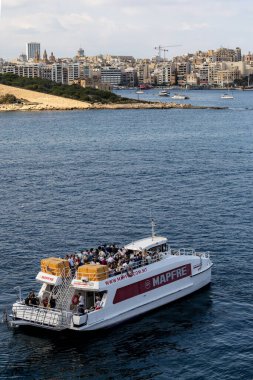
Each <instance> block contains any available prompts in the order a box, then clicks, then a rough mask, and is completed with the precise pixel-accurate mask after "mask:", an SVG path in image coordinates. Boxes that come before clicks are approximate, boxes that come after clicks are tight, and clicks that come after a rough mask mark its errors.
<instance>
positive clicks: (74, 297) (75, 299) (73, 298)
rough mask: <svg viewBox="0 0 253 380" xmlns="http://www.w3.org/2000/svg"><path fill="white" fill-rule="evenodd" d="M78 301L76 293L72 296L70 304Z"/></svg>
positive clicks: (75, 303)
mask: <svg viewBox="0 0 253 380" xmlns="http://www.w3.org/2000/svg"><path fill="white" fill-rule="evenodd" d="M78 301H79V297H78V295H77V294H75V295H74V296H73V297H72V304H73V305H77V304H78Z"/></svg>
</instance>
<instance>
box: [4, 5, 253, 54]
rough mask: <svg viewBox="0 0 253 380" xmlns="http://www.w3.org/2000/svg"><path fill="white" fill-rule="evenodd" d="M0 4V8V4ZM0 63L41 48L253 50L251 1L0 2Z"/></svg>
mask: <svg viewBox="0 0 253 380" xmlns="http://www.w3.org/2000/svg"><path fill="white" fill-rule="evenodd" d="M1 3H2V4H1ZM0 4H1V5H2V6H1V8H2V12H1V18H0V58H1V57H2V58H15V57H17V56H18V55H19V54H20V53H21V52H25V44H26V42H30V41H36V42H40V43H41V47H42V49H43V50H44V49H47V52H48V53H50V52H51V51H53V52H54V54H55V55H56V56H57V57H64V56H70V57H73V56H74V55H75V54H76V51H77V50H78V48H79V47H83V48H84V50H85V54H86V55H97V54H107V53H109V54H115V55H133V56H135V57H136V58H138V57H139V58H140V57H147V58H150V57H152V56H154V55H155V53H156V51H155V50H154V47H155V46H158V45H162V46H166V45H181V46H178V47H170V48H168V49H169V52H168V53H167V54H168V57H169V58H171V57H172V56H175V55H178V54H186V53H188V52H195V51H196V50H208V49H217V48H219V47H221V46H223V47H228V48H235V47H236V46H239V47H241V48H242V52H243V53H247V52H248V51H251V50H253V42H252V39H251V38H252V35H253V33H252V32H253V0H72V1H70V0H41V1H38V0H0Z"/></svg>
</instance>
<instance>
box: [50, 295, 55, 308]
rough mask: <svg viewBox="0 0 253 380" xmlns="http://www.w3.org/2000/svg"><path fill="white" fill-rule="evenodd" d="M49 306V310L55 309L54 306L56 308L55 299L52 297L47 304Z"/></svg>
mask: <svg viewBox="0 0 253 380" xmlns="http://www.w3.org/2000/svg"><path fill="white" fill-rule="evenodd" d="M49 304H50V307H51V309H54V308H55V306H56V302H55V298H54V297H51V298H50V302H49Z"/></svg>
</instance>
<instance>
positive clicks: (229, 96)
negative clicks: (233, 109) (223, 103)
mask: <svg viewBox="0 0 253 380" xmlns="http://www.w3.org/2000/svg"><path fill="white" fill-rule="evenodd" d="M221 99H234V97H233V95H230V94H223V95H221Z"/></svg>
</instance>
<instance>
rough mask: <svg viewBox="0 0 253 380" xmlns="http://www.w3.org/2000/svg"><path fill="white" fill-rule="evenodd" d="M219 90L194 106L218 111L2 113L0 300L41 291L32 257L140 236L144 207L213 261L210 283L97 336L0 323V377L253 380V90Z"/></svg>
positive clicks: (173, 237)
mask: <svg viewBox="0 0 253 380" xmlns="http://www.w3.org/2000/svg"><path fill="white" fill-rule="evenodd" d="M123 94H124V95H128V96H131V93H130V94H129V93H128V94H126V92H123ZM153 94H154V92H153ZM220 95H221V94H220V92H215V91H196V92H195V91H191V92H190V97H191V99H190V102H191V103H193V104H206V103H207V104H210V105H228V106H229V108H228V109H226V110H218V111H215V110H176V109H172V110H132V111H131V110H117V111H111V110H104V111H103V110H102V111H92V110H89V111H82V112H80V111H73V112H42V113H5V114H0V181H1V182H0V184H1V185H0V197H1V218H0V242H1V250H0V255H1V257H0V260H1V266H0V289H1V294H0V309H3V308H4V307H5V306H9V307H10V305H11V303H12V302H14V301H15V299H16V294H15V290H14V289H13V288H14V287H15V286H17V285H20V286H22V289H23V292H24V294H26V292H27V291H28V290H30V289H31V288H32V287H33V288H34V289H35V290H36V289H38V285H37V284H36V282H35V280H34V279H35V276H36V274H37V272H38V270H39V263H40V259H41V258H44V257H49V256H55V255H56V256H59V255H64V254H65V253H66V252H70V251H75V250H78V249H80V248H82V247H93V246H95V245H98V244H100V243H105V242H118V243H122V244H124V243H127V242H129V241H132V240H133V239H138V238H142V237H144V236H148V235H149V234H150V230H151V229H150V216H151V215H152V217H153V218H154V219H155V221H156V223H157V232H158V233H160V234H162V235H164V236H167V237H168V238H169V242H170V244H171V246H173V247H193V248H196V249H198V250H206V251H210V252H211V256H212V260H213V262H214V267H213V276H212V284H211V286H210V287H209V288H207V289H204V290H203V291H201V292H199V293H197V294H194V295H191V296H190V297H187V298H186V299H182V300H180V301H178V302H176V303H173V304H170V305H167V306H166V307H163V308H161V309H158V310H155V311H153V312H151V313H149V314H147V315H144V316H141V317H140V318H138V319H136V320H133V321H129V322H127V323H124V324H122V325H119V326H117V327H114V328H113V329H110V330H107V331H105V332H95V333H92V334H80V335H79V336H77V335H72V334H63V335H61V334H53V333H51V332H45V331H43V330H42V331H39V332H36V331H33V330H32V331H23V330H22V329H17V330H15V331H13V330H9V329H8V328H7V326H6V325H4V324H1V325H0V341H1V344H0V379H54V380H56V379H57V380H58V379H99V380H100V379H101V380H102V379H134V380H144V379H145V380H146V379H159V380H167V379H180V380H181V379H182V380H190V379H201V380H202V379H208V380H210V379H215V380H216V379H223V380H224V379H228V380H230V379H236V380H237V379H243V380H244V379H245V380H249V379H251V380H252V379H253V369H252V368H253V367H252V363H253V340H252V335H253V307H252V304H253V297H252V279H253V275H252V252H253V242H252V227H253V218H252V185H253V160H252V158H253V157H252V156H253V140H252V137H253V133H252V132H253V124H252V115H253V114H252V110H253V93H251V92H247V93H246V92H239V91H237V92H236V94H234V96H235V99H234V100H233V101H232V102H231V101H229V100H227V101H224V100H221V99H220ZM152 96H153V95H152V93H150V95H147V94H146V93H145V97H147V98H148V97H149V98H150V99H151V98H152Z"/></svg>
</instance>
